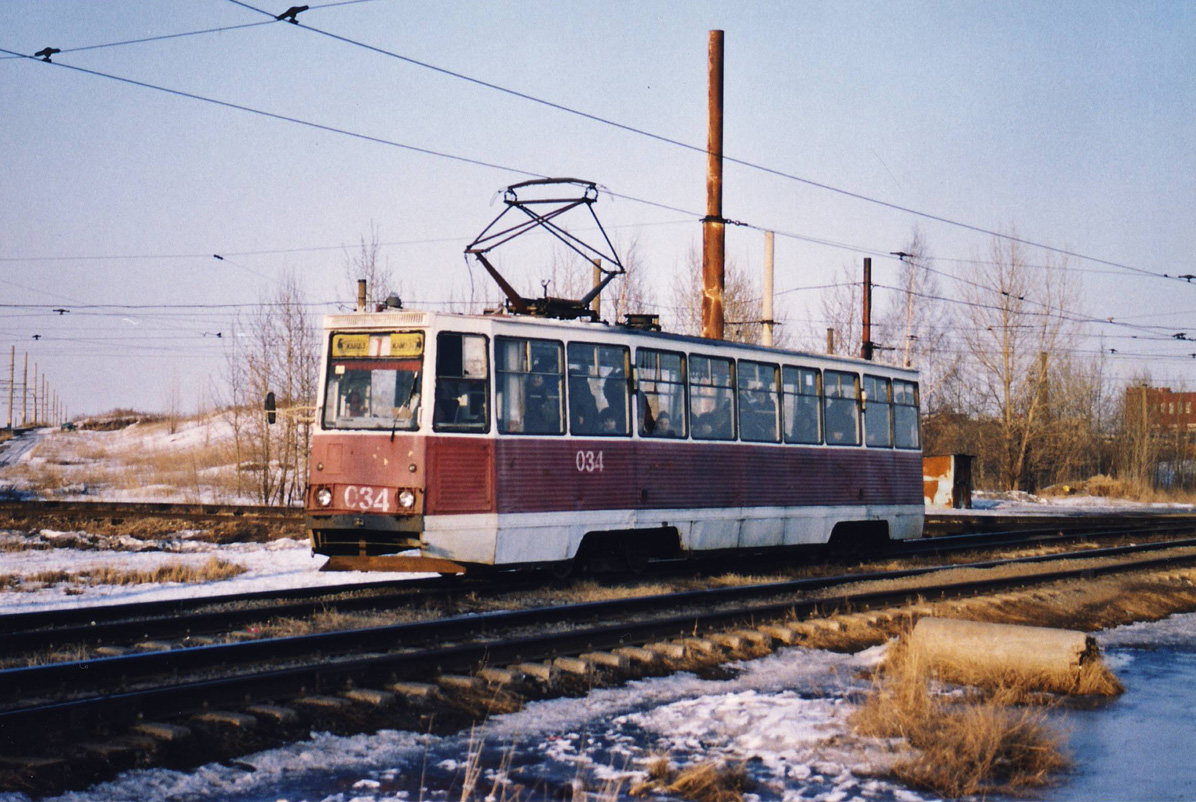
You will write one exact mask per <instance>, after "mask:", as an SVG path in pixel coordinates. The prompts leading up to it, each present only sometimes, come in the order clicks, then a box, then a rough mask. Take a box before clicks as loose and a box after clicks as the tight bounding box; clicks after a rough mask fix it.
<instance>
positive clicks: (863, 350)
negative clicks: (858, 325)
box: [860, 256, 872, 360]
mask: <svg viewBox="0 0 1196 802" xmlns="http://www.w3.org/2000/svg"><path fill="white" fill-rule="evenodd" d="M863 324H864V325H863V329H864V331H863V337H862V339H863V342H861V343H860V356H861V357H862V358H863V359H869V360H870V359H872V257H871V256H865V257H864V320H863Z"/></svg>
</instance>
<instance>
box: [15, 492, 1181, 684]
mask: <svg viewBox="0 0 1196 802" xmlns="http://www.w3.org/2000/svg"><path fill="white" fill-rule="evenodd" d="M990 520H991V517H990ZM1061 522H1064V523H1066V522H1068V521H1067V520H1066V519H1061ZM1016 523H1022V521H1021V520H1019V521H1017V522H1016ZM1035 523H1038V522H1037V521H1035ZM1087 523H1088V524H1089V525H1088V527H1087V528H1082V529H1081V528H1076V527H1075V526H1074V524H1073V526H1072V527H1071V528H1070V531H1067V530H1063V529H1061V528H1060V527H1058V526H1045V527H1044V526H1037V527H1034V528H1024V526H1023V527H1016V526H1015V527H1013V528H1010V527H1009V526H1008V524H1004V525H1003V527H1002V528H998V529H995V530H994V531H990V532H984V533H979V534H970V535H947V536H942V537H938V538H933V539H922V540H918V541H907V542H903V543H897V544H894V545H893V548H892V549H891V550H890V551H889V552H888V553H886V554H885V555H883V556H884V557H886V558H896V559H901V558H910V557H915V556H918V555H935V556H936V557H939V558H948V559H949V558H952V557H953V556H955V555H960V554H968V553H970V552H973V551H981V550H985V549H993V548H1013V547H1018V546H1021V547H1028V546H1034V545H1042V544H1049V545H1051V546H1052V547H1059V546H1061V545H1062V544H1064V543H1066V542H1068V541H1074V540H1090V541H1099V540H1109V539H1115V538H1125V537H1132V536H1134V535H1144V534H1150V535H1151V536H1152V537H1153V538H1160V539H1166V538H1174V537H1180V536H1183V535H1186V534H1192V533H1196V517H1192V516H1172V517H1167V518H1163V519H1161V520H1151V521H1149V522H1147V523H1143V522H1141V521H1133V520H1131V519H1126V520H1114V521H1113V522H1112V524H1111V525H1109V526H1101V527H1093V526H1092V523H1093V522H1092V521H1087ZM744 565H745V567H747V568H749V569H750V568H752V561H751V560H746V561H745V562H744ZM704 567H706V568H711V569H712V570H714V571H715V572H721V571H723V570H724V569H725V568H726V564H725V562H722V561H719V562H717V563H716V564H714V565H713V566H708V565H706V564H705V563H703V562H702V561H700V560H699V561H685V562H683V563H680V564H663V565H661V566H657V569H658V570H657V571H656V572H655V573H654V575H655V576H664V577H668V576H670V575H677V574H682V575H691V574H692V573H693V572H694V571H695V569H696V570H698V571H701V570H703V568H704ZM768 567H769V568H770V569H771V568H775V567H776V565H775V560H773V559H772V558H769V566H768ZM940 567H941V566H940ZM858 570H861V571H863V570H865V569H864V568H860V569H858ZM543 582H544V579H543V577H541V576H538V575H534V574H533V575H531V576H518V575H516V576H511V575H506V576H501V577H491V578H484V577H483V578H481V579H472V580H468V581H462V580H461V579H460V578H430V579H414V580H412V579H406V580H396V581H391V582H372V583H351V584H345V585H338V586H334V587H331V588H329V587H317V588H298V589H290V590H273V591H263V592H256V593H241V594H235V595H225V596H218V597H204V598H194V599H192V598H182V599H172V600H167V601H160V602H148V603H147V602H138V603H131V604H116V605H104V606H92V607H76V608H65V609H56V610H47V611H33V612H25V613H12V614H8V615H5V616H0V655H3V656H4V658H5V662H6V663H7V664H9V665H12V664H13V663H14V662H15V661H16V660H19V659H20V655H21V654H23V653H33V654H36V657H35V658H34V659H35V660H36V661H37V662H46V661H54V660H55V659H58V660H60V661H61V660H63V659H64V658H62V657H61V656H59V657H57V658H56V656H55V652H58V653H60V654H61V653H64V652H68V651H74V652H78V651H79V649H80V647H89V648H90V649H92V650H94V649H95V648H96V647H104V648H105V649H106V651H107V653H108V654H109V655H111V654H114V653H120V652H128V651H137V650H146V649H150V650H155V651H161V650H167V649H169V650H172V651H173V650H178V649H182V648H188V647H194V646H198V645H211V644H212V643H214V641H213V640H211V636H224V637H225V638H226V639H227V637H229V636H230V633H231V637H246V636H247V635H248V634H249V633H246V632H244V631H240V632H235V630H237V629H238V628H239V627H245V626H248V625H252V624H257V625H262V624H266V623H268V622H270V621H274V620H279V619H303V618H307V617H310V616H313V615H315V614H317V613H321V612H326V611H329V610H335V611H336V612H338V613H341V614H348V613H356V612H365V611H375V610H377V611H394V610H415V609H418V608H422V609H423V611H424V614H425V615H426V616H428V617H435V616H437V615H443V614H445V610H446V609H449V608H451V605H452V603H453V602H454V600H456V599H459V598H461V597H466V596H469V595H472V594H476V593H479V592H481V593H487V594H494V593H498V594H512V593H516V592H519V591H524V590H529V589H532V588H536V587H540V586H542V585H543Z"/></svg>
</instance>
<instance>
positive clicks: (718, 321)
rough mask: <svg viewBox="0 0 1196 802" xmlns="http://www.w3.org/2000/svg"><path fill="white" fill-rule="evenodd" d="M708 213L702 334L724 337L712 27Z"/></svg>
mask: <svg viewBox="0 0 1196 802" xmlns="http://www.w3.org/2000/svg"><path fill="white" fill-rule="evenodd" d="M707 61H708V63H707V71H708V75H709V78H708V99H707V109H708V115H709V123H708V127H707V137H706V217H705V218H703V219H702V336H703V337H706V338H709V339H711V340H721V339H723V285H724V268H723V256H724V246H725V242H726V221H724V220H723V32H722V31H711V32H710V41H709V47H708V53H707Z"/></svg>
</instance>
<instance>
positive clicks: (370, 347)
mask: <svg viewBox="0 0 1196 802" xmlns="http://www.w3.org/2000/svg"><path fill="white" fill-rule="evenodd" d="M423 359H424V335H423V333H422V332H418V331H401V332H370V333H365V334H356V333H353V334H349V333H335V334H333V335H332V345H331V348H330V349H329V360H328V383H327V385H326V386H325V388H324V428H326V429H383V430H388V431H395V430H402V431H410V430H413V429H416V428H418V427H419V402H420V380H421V375H422V373H423Z"/></svg>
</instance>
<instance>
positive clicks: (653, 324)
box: [620, 314, 660, 331]
mask: <svg viewBox="0 0 1196 802" xmlns="http://www.w3.org/2000/svg"><path fill="white" fill-rule="evenodd" d="M620 325H622V326H626V327H627V328H629V329H640V330H641V331H660V315H646V314H645V315H624V317H623V322H622V323H621V324H620Z"/></svg>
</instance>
